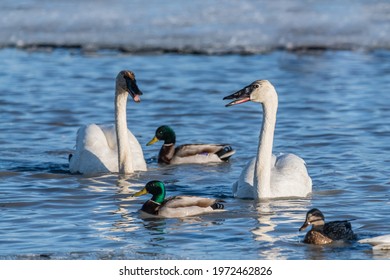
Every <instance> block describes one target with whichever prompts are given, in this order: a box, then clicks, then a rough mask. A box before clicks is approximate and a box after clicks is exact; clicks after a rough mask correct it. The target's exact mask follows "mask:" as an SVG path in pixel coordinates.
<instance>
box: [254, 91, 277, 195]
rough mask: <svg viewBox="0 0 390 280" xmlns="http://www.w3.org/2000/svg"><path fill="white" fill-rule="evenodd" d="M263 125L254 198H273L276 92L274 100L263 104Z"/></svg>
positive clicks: (256, 168)
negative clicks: (272, 173)
mask: <svg viewBox="0 0 390 280" xmlns="http://www.w3.org/2000/svg"><path fill="white" fill-rule="evenodd" d="M262 107H263V124H262V128H261V132H260V137H259V146H258V150H257V158H256V165H255V174H254V188H253V191H254V198H255V199H260V198H264V197H271V162H272V146H273V141H274V132H275V124H276V112H277V110H278V97H277V94H276V92H275V95H273V98H270V99H268V100H267V101H266V102H264V103H262Z"/></svg>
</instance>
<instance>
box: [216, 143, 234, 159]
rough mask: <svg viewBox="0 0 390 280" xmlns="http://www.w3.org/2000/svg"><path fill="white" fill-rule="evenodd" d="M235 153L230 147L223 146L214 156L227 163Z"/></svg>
mask: <svg viewBox="0 0 390 280" xmlns="http://www.w3.org/2000/svg"><path fill="white" fill-rule="evenodd" d="M235 152H236V151H235V150H233V148H232V147H231V146H224V147H223V148H222V149H220V150H219V151H218V152H216V155H217V156H218V157H219V158H220V159H221V160H223V161H228V160H229V158H230V157H231V156H232V155H234V153H235Z"/></svg>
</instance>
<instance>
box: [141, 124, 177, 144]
mask: <svg viewBox="0 0 390 280" xmlns="http://www.w3.org/2000/svg"><path fill="white" fill-rule="evenodd" d="M160 140H164V144H175V143H176V134H175V132H174V131H173V129H172V128H170V127H169V126H167V125H162V126H160V127H159V128H157V130H156V133H155V136H154V137H153V139H152V140H150V141H149V142H148V143H147V144H146V146H149V145H152V144H154V143H156V142H157V141H160Z"/></svg>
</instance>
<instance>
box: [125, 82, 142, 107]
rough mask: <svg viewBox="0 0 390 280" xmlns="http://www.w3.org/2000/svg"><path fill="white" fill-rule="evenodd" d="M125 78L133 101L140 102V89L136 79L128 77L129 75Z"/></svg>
mask: <svg viewBox="0 0 390 280" xmlns="http://www.w3.org/2000/svg"><path fill="white" fill-rule="evenodd" d="M125 79H126V85H127V88H128V91H129V94H130V95H131V97H132V98H133V100H134V102H136V103H138V102H141V98H140V96H141V95H142V91H141V90H140V89H139V88H138V86H137V82H136V80H135V79H130V78H129V77H125Z"/></svg>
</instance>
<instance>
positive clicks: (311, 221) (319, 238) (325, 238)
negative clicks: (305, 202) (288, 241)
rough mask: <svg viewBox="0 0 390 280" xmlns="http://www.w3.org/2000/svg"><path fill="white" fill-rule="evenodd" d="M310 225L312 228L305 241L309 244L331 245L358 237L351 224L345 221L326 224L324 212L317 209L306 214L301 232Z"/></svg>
mask: <svg viewBox="0 0 390 280" xmlns="http://www.w3.org/2000/svg"><path fill="white" fill-rule="evenodd" d="M309 225H312V228H311V229H310V230H309V231H308V233H306V236H305V238H304V240H303V242H305V243H309V244H317V245H322V244H329V243H331V242H333V241H336V240H344V241H346V240H354V239H356V235H355V234H354V233H353V231H352V226H351V223H350V222H349V221H347V220H345V221H334V222H328V223H325V217H324V215H323V214H322V212H321V211H320V210H318V209H316V208H313V209H311V210H310V211H308V212H307V214H306V221H305V222H304V223H303V225H302V226H301V228H300V229H299V231H302V230H304V229H305V228H307V227H308V226H309Z"/></svg>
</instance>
